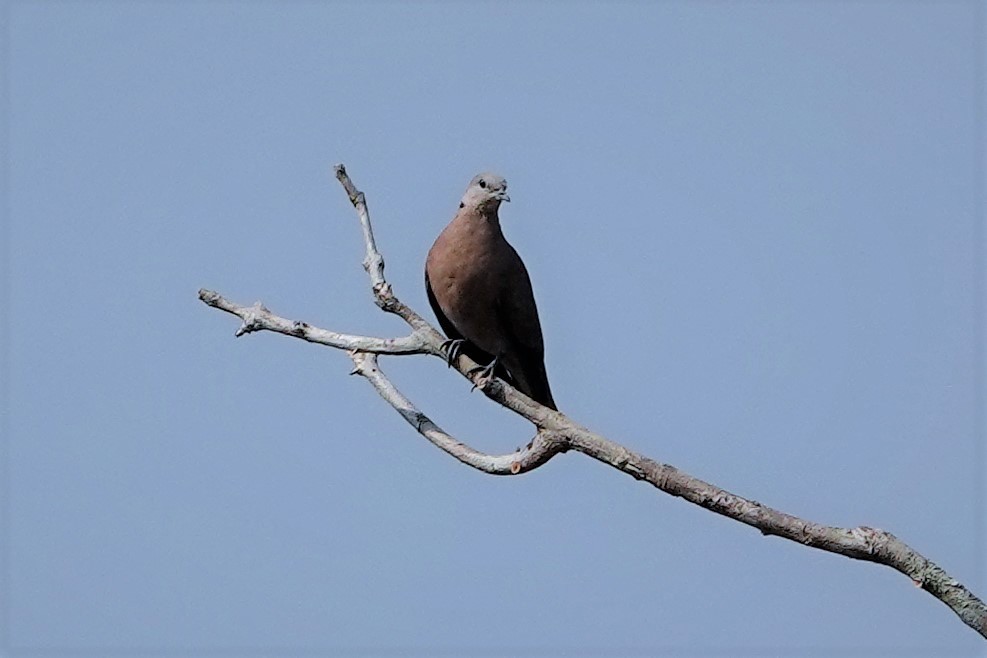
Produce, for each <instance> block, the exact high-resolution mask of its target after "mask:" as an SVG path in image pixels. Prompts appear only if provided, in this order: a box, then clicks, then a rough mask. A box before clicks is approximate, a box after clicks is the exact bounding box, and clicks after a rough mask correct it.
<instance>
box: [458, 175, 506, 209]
mask: <svg viewBox="0 0 987 658" xmlns="http://www.w3.org/2000/svg"><path fill="white" fill-rule="evenodd" d="M510 200H511V197H509V196H507V181H506V180H504V179H503V178H501V177H500V176H498V175H497V174H491V173H489V172H485V173H482V174H477V175H476V176H474V177H473V180H471V181H470V184H469V187H467V188H466V194H464V195H463V199H462V201H460V203H459V207H460V208H475V209H477V210H479V211H481V212H496V210H497V208H499V207H500V202H501V201H510Z"/></svg>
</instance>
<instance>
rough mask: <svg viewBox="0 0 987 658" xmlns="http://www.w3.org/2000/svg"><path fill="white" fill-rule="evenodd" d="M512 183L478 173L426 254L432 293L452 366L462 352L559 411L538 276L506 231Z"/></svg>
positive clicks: (427, 284) (430, 297)
mask: <svg viewBox="0 0 987 658" xmlns="http://www.w3.org/2000/svg"><path fill="white" fill-rule="evenodd" d="M510 200H511V198H510V197H509V196H508V195H507V181H506V180H504V179H503V178H502V177H501V176H498V175H497V174H493V173H482V174H477V175H476V176H474V177H473V179H472V180H471V181H470V183H469V186H468V187H467V188H466V193H465V194H464V195H463V198H462V200H461V201H460V202H459V211H458V212H457V213H456V216H455V217H453V219H452V221H451V222H449V225H448V226H446V227H445V229H444V230H443V231H442V233H440V234H439V237H438V238H436V240H435V243H434V244H433V245H432V248H431V249H429V251H428V256H427V258H426V259H425V291H426V293H427V295H428V301H429V304H430V305H431V306H432V310H433V311H434V312H435V316H436V318H437V319H438V321H439V325H440V326H441V327H442V330H443V331H445V333H446V336H448V338H449V340H447V341H445V342H444V343H443V344H442V346H443V349H444V350H446V356H447V359H448V363H449V365H452V363H453V362H454V361H455V359H456V358H457V356H458V355H459V354H460V353H462V354H465V355H467V356H469V357H470V358H471V359H473V360H474V361H476V362H477V363H479V364H483V365H482V367H481V368H480V370H482V374H481V378H490V377H494V376H498V377H500V378H501V379H504V380H505V381H507V382H508V383H510V384H511V385H513V386H514V387H515V388H517V389H518V390H519V391H521V392H522V393H524V394H525V395H527V396H528V397H530V398H531V399H532V400H535V401H536V402H539V403H541V404H543V405H545V406H546V407H549V408H550V409H556V410H557V409H558V407H556V405H555V399H554V398H553V397H552V389H551V387H550V386H549V383H548V374H547V373H546V371H545V344H544V339H543V337H542V331H541V323H540V322H539V320H538V308H537V306H535V296H534V292H533V291H532V289H531V279H530V277H529V276H528V270H527V268H525V266H524V262H523V261H522V260H521V257H520V256H518V253H517V251H515V250H514V247H512V246H511V245H510V243H509V242H508V241H507V239H506V238H505V237H504V233H503V231H502V230H501V226H500V217H499V215H498V210H499V209H500V204H501V203H502V202H508V201H510Z"/></svg>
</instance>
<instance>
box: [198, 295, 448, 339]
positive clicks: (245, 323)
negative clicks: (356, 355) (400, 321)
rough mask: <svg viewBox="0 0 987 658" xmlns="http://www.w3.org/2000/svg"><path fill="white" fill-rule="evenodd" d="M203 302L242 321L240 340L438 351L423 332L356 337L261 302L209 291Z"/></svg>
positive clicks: (201, 296)
mask: <svg viewBox="0 0 987 658" xmlns="http://www.w3.org/2000/svg"><path fill="white" fill-rule="evenodd" d="M199 299H201V300H202V301H203V302H205V303H206V304H208V305H209V306H212V307H213V308H218V309H219V310H221V311H226V312H227V313H230V314H232V315H235V316H237V317H239V318H240V319H241V320H242V323H241V324H240V328H239V329H237V330H236V334H235V335H236V337H237V338H239V337H240V336H243V335H244V334H249V333H251V332H254V331H274V332H276V333H279V334H284V335H285V336H294V337H295V338H301V339H302V340H307V341H308V342H310V343H318V344H319V345H327V346H329V347H335V348H338V349H341V350H361V351H363V352H375V353H378V354H431V353H433V352H434V351H436V350H435V349H434V346H433V345H432V343H434V340H430V338H431V337H430V336H428V335H427V334H426V333H425V332H423V331H418V330H416V331H413V332H412V333H411V334H410V335H408V336H404V337H403V338H374V337H371V336H353V335H350V334H340V333H336V332H335V331H327V330H325V329H319V328H318V327H313V326H312V325H310V324H308V323H307V322H302V321H300V320H287V319H285V318H282V317H278V316H277V315H274V314H273V313H271V312H270V311H269V310H267V308H265V306H264V305H263V304H261V303H260V302H256V303H254V305H253V306H242V305H240V304H237V303H235V302H231V301H230V300H228V299H226V298H225V297H223V296H222V295H220V294H219V293H217V292H213V291H212V290H206V289H205V288H202V289H201V290H199Z"/></svg>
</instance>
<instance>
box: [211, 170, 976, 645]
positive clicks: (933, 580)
mask: <svg viewBox="0 0 987 658" xmlns="http://www.w3.org/2000/svg"><path fill="white" fill-rule="evenodd" d="M335 172H336V178H337V179H338V180H339V182H340V184H341V185H342V186H343V188H344V189H345V190H346V194H347V195H348V196H349V199H350V202H351V203H352V204H353V206H354V208H355V209H356V211H357V215H358V216H359V219H360V225H361V227H362V228H363V237H364V244H365V245H366V255H365V257H364V260H363V266H364V269H366V271H367V274H368V275H369V277H370V284H371V289H372V290H373V294H374V301H375V303H376V304H377V306H379V307H380V308H381V309H383V310H384V311H386V312H388V313H394V314H395V315H398V316H399V317H401V318H402V319H403V320H404V321H405V322H406V323H407V324H408V325H409V326H410V327H411V329H412V332H411V334H409V335H408V336H404V337H400V338H375V337H371V336H355V335H349V334H341V333H336V332H332V331H327V330H325V329H319V328H317V327H313V326H311V325H309V324H307V323H305V322H300V321H292V320H287V319H285V318H282V317H279V316H277V315H274V314H273V313H271V312H270V311H269V310H268V309H266V308H265V307H264V306H263V305H262V304H261V303H260V302H257V303H255V304H254V305H253V306H242V305H239V304H236V303H234V302H231V301H229V300H227V299H225V298H224V297H222V296H221V295H219V294H218V293H215V292H212V291H210V290H205V289H203V290H200V291H199V299H201V300H202V301H203V302H205V303H206V304H208V305H209V306H212V307H214V308H218V309H220V310H222V311H226V312H227V313H231V314H233V315H236V316H238V317H239V318H240V319H241V325H240V328H239V329H237V332H236V336H238V337H239V336H242V335H244V334H247V333H251V332H254V331H274V332H277V333H281V334H285V335H287V336H294V337H296V338H301V339H302V340H307V341H309V342H312V343H318V344H320V345H326V346H329V347H334V348H337V349H343V350H347V352H348V353H349V355H350V358H351V359H352V360H353V363H354V366H355V367H354V369H353V371H352V373H351V374H355V375H360V376H362V377H363V378H365V379H366V380H367V381H368V382H370V384H371V385H372V386H373V387H374V389H375V390H376V391H377V393H378V394H380V396H381V397H382V398H384V400H386V401H387V402H388V404H390V405H391V406H392V407H393V408H394V409H395V410H396V411H397V412H398V413H399V414H400V415H401V417H402V418H404V419H405V421H407V422H408V423H409V424H410V425H411V426H412V427H414V428H415V430H416V431H417V432H418V433H420V434H421V435H422V436H424V437H425V438H426V439H427V440H428V441H429V442H431V443H432V444H433V445H435V446H437V447H438V448H440V449H442V450H444V451H445V452H447V453H449V454H450V455H452V456H453V457H455V458H456V459H458V460H459V461H461V462H462V463H464V464H466V465H468V466H472V467H473V468H475V469H478V470H480V471H483V472H484V473H490V474H493V475H517V474H519V473H524V472H527V471H531V470H534V469H535V468H538V467H539V466H541V465H542V464H544V463H546V462H547V461H548V460H549V459H551V458H552V457H554V456H555V455H557V454H559V453H560V452H566V451H568V450H575V451H578V452H581V453H583V454H586V455H588V456H590V457H592V458H593V459H596V460H598V461H600V462H603V463H605V464H608V465H610V466H612V467H614V468H616V469H618V470H620V471H622V472H624V473H627V474H628V475H630V476H631V477H633V478H635V479H637V480H644V481H645V482H647V483H649V484H651V485H652V486H654V487H656V488H657V489H660V490H661V491H664V492H665V493H668V494H671V495H673V496H679V497H681V498H684V499H685V500H688V501H689V502H691V503H694V504H696V505H699V506H701V507H704V508H706V509H708V510H710V511H713V512H716V513H717V514H721V515H723V516H726V517H728V518H731V519H734V520H735V521H739V522H741V523H744V524H746V525H749V526H751V527H754V528H757V529H758V530H760V531H761V533H762V534H764V535H776V536H778V537H783V538H785V539H789V540H791V541H795V542H798V543H800V544H804V545H806V546H810V547H812V548H818V549H820V550H824V551H828V552H830V553H837V554H840V555H845V556H846V557H849V558H853V559H857V560H867V561H870V562H877V563H879V564H883V565H886V566H889V567H891V568H892V569H895V570H896V571H899V572H901V573H903V574H904V575H906V576H908V577H909V578H910V579H911V580H912V582H914V583H915V585H916V586H918V587H921V588H922V589H924V590H926V591H927V592H929V593H930V594H932V595H933V596H935V597H936V598H937V599H939V600H940V601H942V602H943V603H945V604H946V605H947V606H949V607H950V609H952V610H953V612H954V613H956V614H957V615H958V616H959V617H960V619H962V620H963V622H964V623H966V624H967V625H968V626H970V627H971V628H973V629H974V630H975V631H977V632H978V633H980V635H982V636H983V637H985V638H987V606H985V605H984V602H983V601H981V600H980V599H979V598H977V596H976V595H974V594H973V593H972V592H970V591H969V590H968V589H967V588H966V587H964V586H963V585H962V584H961V583H959V582H958V581H956V580H955V579H953V578H952V577H951V576H950V575H949V574H948V573H946V572H945V571H944V570H943V569H942V568H940V567H939V566H937V565H936V564H935V563H933V562H932V561H931V560H929V559H928V558H926V557H924V556H923V555H921V554H919V553H918V552H917V551H915V550H914V549H913V548H911V547H910V546H908V545H907V544H905V543H904V542H902V541H901V540H899V539H898V538H897V537H895V536H894V535H892V534H891V533H889V532H885V531H884V530H878V529H875V528H869V527H866V526H859V527H856V528H837V527H832V526H824V525H819V524H817V523H812V522H810V521H806V520H804V519H800V518H798V517H796V516H792V515H791V514H786V513H784V512H780V511H778V510H775V509H772V508H770V507H766V506H764V505H762V504H761V503H758V502H756V501H753V500H748V499H746V498H743V497H741V496H737V495H735V494H732V493H730V492H728V491H726V490H724V489H721V488H719V487H716V486H714V485H712V484H710V483H708V482H704V481H703V480H700V479H698V478H694V477H692V476H691V475H688V474H687V473H683V472H682V471H680V470H678V469H677V468H675V467H673V466H670V465H668V464H662V463H660V462H657V461H655V460H653V459H649V458H647V457H644V456H643V455H640V454H638V453H636V452H633V451H631V450H628V449H627V448H625V447H623V446H621V445H620V444H618V443H615V442H613V441H611V440H609V439H607V438H605V437H603V436H600V435H599V434H596V433H594V432H592V431H590V430H588V429H586V428H585V427H582V426H581V425H578V424H576V423H575V422H573V421H572V420H570V419H569V418H568V417H566V416H565V415H563V414H562V413H560V412H558V411H554V410H551V409H548V408H547V407H544V406H542V405H540V404H538V403H537V402H535V401H533V400H531V399H530V398H528V397H527V396H525V395H524V394H523V393H521V392H519V391H518V390H517V389H515V388H513V387H512V386H510V385H509V384H507V383H505V382H504V381H502V380H500V379H493V380H490V381H483V380H480V379H479V377H480V375H479V373H476V372H471V369H473V368H475V367H476V366H477V364H476V363H475V362H474V361H472V360H471V359H470V358H469V357H467V356H465V355H460V356H459V357H458V359H457V360H456V361H455V362H454V363H453V365H454V366H455V367H456V369H457V370H458V371H459V372H460V374H462V375H463V376H464V377H467V378H468V379H470V380H471V381H473V383H474V385H479V386H480V388H481V390H482V391H483V393H484V394H485V395H487V397H489V398H491V399H492V400H494V401H495V402H497V403H499V404H501V405H503V406H505V407H507V408H508V409H511V410H512V411H514V412H516V413H517V414H519V415H521V416H523V417H524V418H526V419H528V420H529V421H531V422H532V423H533V424H534V425H535V426H536V427H537V428H538V432H537V434H536V435H535V438H534V439H533V440H532V442H531V443H530V444H529V445H528V446H527V447H525V448H523V449H519V450H518V451H517V452H515V453H511V454H507V455H489V454H486V453H483V452H480V451H478V450H476V449H474V448H471V447H470V446H469V445H467V444H465V443H463V442H461V441H459V440H457V439H455V438H454V437H452V436H451V435H449V434H448V433H446V432H444V431H443V430H442V429H441V428H440V427H439V426H438V425H436V424H435V423H434V422H433V421H432V420H431V419H430V418H429V417H428V416H427V415H425V414H424V413H422V412H421V411H420V410H419V409H418V408H417V407H416V406H415V405H414V404H413V403H412V402H411V401H410V400H409V399H408V398H407V397H405V396H404V395H403V394H402V393H401V392H400V391H399V390H398V389H397V387H395V386H394V384H393V383H392V382H391V381H390V380H389V379H388V378H387V376H386V375H385V374H384V373H383V372H382V371H381V369H380V366H379V365H378V363H377V355H378V354H395V355H402V354H430V355H432V356H435V357H439V358H442V359H443V360H444V359H445V354H444V353H443V351H442V349H441V345H442V342H443V341H444V337H443V336H442V334H440V333H439V332H438V331H437V330H436V329H435V328H434V327H432V326H431V325H430V324H429V323H428V322H427V321H426V320H424V319H423V318H422V317H421V316H420V315H418V313H416V312H415V311H414V310H412V309H411V308H410V307H408V306H406V305H404V304H403V303H402V302H401V301H400V300H398V298H397V297H395V295H394V293H393V290H392V289H391V286H390V284H388V283H387V281H386V279H385V278H384V259H383V257H382V256H381V254H380V252H379V251H378V249H377V244H376V241H375V240H374V235H373V228H372V225H371V223H370V213H369V210H368V208H367V202H366V197H365V196H364V194H363V193H362V192H360V191H359V190H357V189H356V186H355V185H353V182H352V181H351V180H350V178H349V176H348V175H347V173H346V169H345V168H344V167H343V165H337V166H336V168H335Z"/></svg>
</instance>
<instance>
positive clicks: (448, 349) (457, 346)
mask: <svg viewBox="0 0 987 658" xmlns="http://www.w3.org/2000/svg"><path fill="white" fill-rule="evenodd" d="M465 342H466V341H465V340H463V339H462V338H450V339H449V340H444V341H442V344H441V345H439V349H440V350H442V351H443V352H445V353H446V365H447V366H449V367H450V368H451V367H452V364H453V363H454V362H455V361H456V359H457V358H458V357H459V353H460V352H461V351H462V350H463V343H465Z"/></svg>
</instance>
